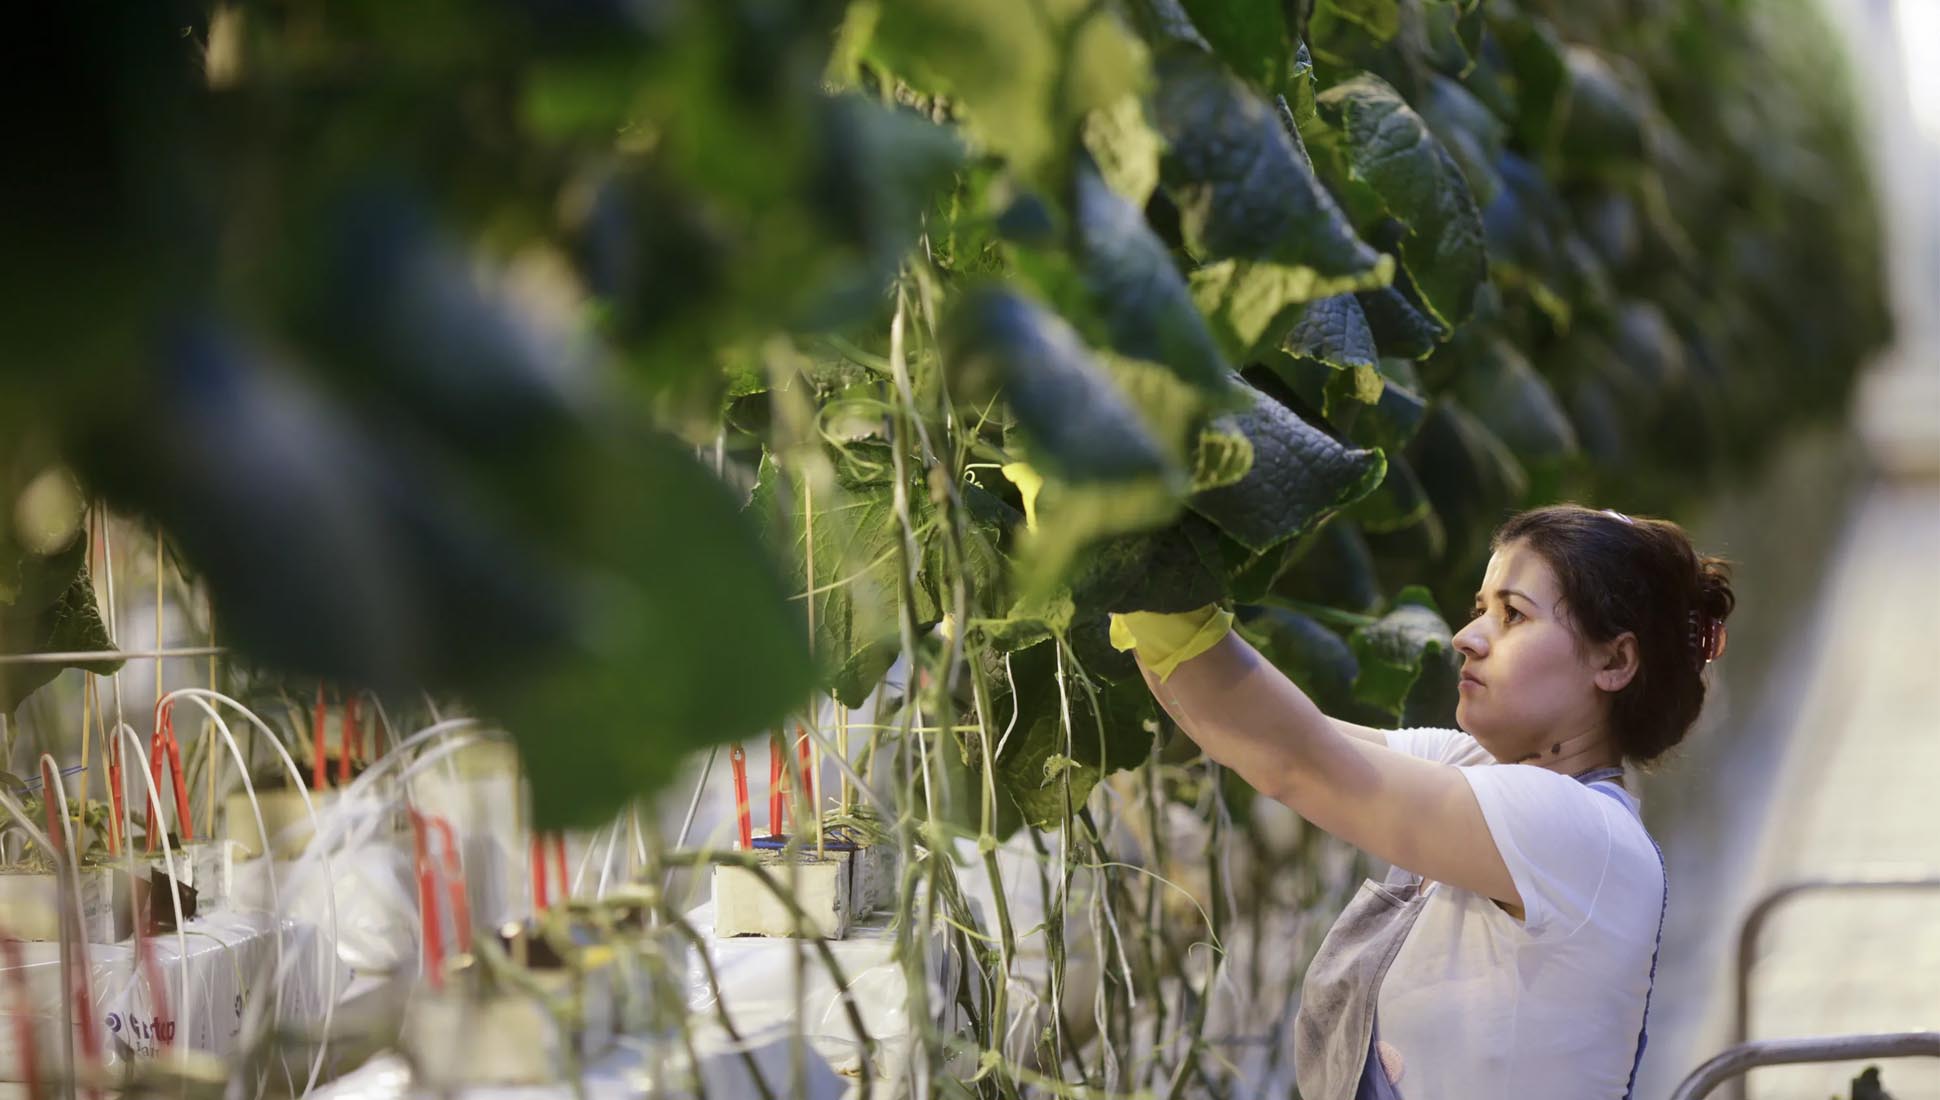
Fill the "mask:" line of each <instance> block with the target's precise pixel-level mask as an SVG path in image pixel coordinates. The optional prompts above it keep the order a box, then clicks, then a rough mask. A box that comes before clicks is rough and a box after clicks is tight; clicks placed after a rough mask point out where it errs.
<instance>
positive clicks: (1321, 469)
mask: <svg viewBox="0 0 1940 1100" xmlns="http://www.w3.org/2000/svg"><path fill="white" fill-rule="evenodd" d="M1251 398H1252V402H1253V404H1252V407H1251V408H1250V409H1247V410H1245V411H1243V412H1237V413H1229V414H1227V415H1225V416H1224V417H1222V418H1221V420H1220V421H1219V423H1221V424H1223V425H1224V426H1225V427H1227V428H1229V429H1230V430H1232V431H1235V432H1238V433H1239V434H1241V435H1244V436H1245V437H1246V438H1247V439H1249V440H1251V441H1252V444H1253V465H1252V468H1251V469H1249V470H1248V471H1247V473H1246V476H1245V477H1243V478H1241V479H1240V480H1239V481H1238V482H1236V483H1234V484H1232V485H1228V486H1225V487H1223V488H1218V489H1211V490H1208V491H1206V492H1202V493H1197V494H1194V495H1193V497H1192V499H1191V501H1190V504H1191V507H1192V509H1193V511H1195V512H1198V513H1199V514H1200V515H1202V516H1205V517H1206V518H1207V519H1209V520H1212V521H1213V522H1214V523H1215V524H1218V525H1219V527H1220V529H1222V530H1223V531H1225V532H1226V533H1227V534H1228V535H1231V536H1232V537H1233V538H1234V539H1236V540H1238V541H1239V543H1240V544H1241V545H1243V546H1245V547H1247V548H1248V549H1250V550H1252V551H1254V552H1256V553H1257V552H1262V551H1265V550H1269V549H1271V548H1272V547H1274V546H1277V545H1279V544H1280V543H1281V542H1284V541H1285V540H1287V539H1289V538H1292V537H1293V536H1295V535H1298V534H1300V533H1301V532H1303V531H1306V530H1308V529H1310V528H1312V527H1313V526H1314V525H1315V524H1317V523H1319V522H1321V521H1322V520H1324V519H1326V518H1327V517H1328V516H1329V515H1331V514H1333V513H1334V512H1335V511H1337V510H1339V509H1340V508H1343V507H1346V506H1347V505H1349V504H1352V503H1353V502H1354V501H1356V500H1358V499H1360V498H1361V497H1362V496H1365V495H1366V494H1367V493H1368V492H1369V491H1370V490H1372V489H1373V488H1374V486H1376V485H1378V484H1380V482H1381V476H1382V474H1383V472H1384V471H1385V470H1386V469H1387V463H1386V460H1385V459H1384V458H1383V457H1382V455H1381V452H1379V451H1363V450H1357V449H1354V448H1351V447H1347V446H1344V445H1342V444H1341V443H1340V442H1339V441H1337V440H1335V439H1333V438H1332V437H1330V436H1329V435H1328V434H1327V433H1326V432H1324V431H1321V430H1320V429H1319V428H1316V427H1314V426H1313V425H1311V424H1308V423H1307V422H1306V421H1304V420H1302V419H1300V417H1299V416H1297V415H1296V414H1295V413H1294V412H1293V410H1291V409H1289V408H1287V407H1286V406H1285V405H1282V404H1280V403H1279V402H1278V401H1275V400H1274V399H1273V398H1271V397H1268V396H1267V395H1266V394H1264V393H1260V392H1259V391H1258V390H1252V391H1251Z"/></svg>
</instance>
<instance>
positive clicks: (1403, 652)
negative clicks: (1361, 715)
mask: <svg viewBox="0 0 1940 1100" xmlns="http://www.w3.org/2000/svg"><path fill="white" fill-rule="evenodd" d="M1349 644H1350V645H1351V646H1352V647H1353V650H1354V658H1355V660H1356V661H1357V662H1358V664H1359V666H1360V675H1359V676H1358V677H1357V678H1356V679H1355V681H1354V694H1355V696H1356V697H1357V698H1359V699H1360V700H1361V701H1362V702H1364V703H1367V704H1369V705H1371V706H1375V707H1379V708H1381V709H1382V710H1384V711H1387V712H1388V713H1391V714H1396V715H1399V714H1400V713H1401V710H1402V706H1403V704H1404V703H1405V702H1406V701H1407V699H1408V694H1409V691H1410V690H1411V689H1412V688H1413V687H1414V686H1415V681H1416V679H1417V678H1418V677H1420V676H1421V674H1422V667H1423V665H1424V664H1425V663H1427V662H1429V661H1433V660H1437V659H1440V660H1443V661H1446V656H1445V655H1446V654H1448V653H1450V652H1452V651H1453V649H1454V644H1453V640H1452V635H1451V633H1450V631H1449V629H1448V624H1447V623H1445V622H1443V621H1442V617H1441V612H1440V611H1438V610H1436V608H1435V600H1434V597H1432V596H1430V595H1429V594H1428V590H1427V589H1426V588H1422V587H1419V586H1409V587H1407V588H1404V589H1402V590H1401V591H1400V593H1399V594H1397V595H1396V596H1395V598H1394V606H1393V607H1392V608H1391V609H1390V610H1389V611H1388V613H1387V614H1386V615H1383V616H1381V617H1380V618H1379V619H1376V620H1375V621H1374V622H1372V623H1369V624H1368V625H1366V626H1363V627H1360V628H1358V629H1356V630H1355V631H1354V633H1353V635H1352V637H1351V638H1350V639H1349Z"/></svg>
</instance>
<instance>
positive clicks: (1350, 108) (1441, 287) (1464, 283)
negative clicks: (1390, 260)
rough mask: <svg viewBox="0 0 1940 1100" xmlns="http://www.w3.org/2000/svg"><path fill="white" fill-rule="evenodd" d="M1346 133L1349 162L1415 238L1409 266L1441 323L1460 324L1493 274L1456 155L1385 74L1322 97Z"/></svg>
mask: <svg viewBox="0 0 1940 1100" xmlns="http://www.w3.org/2000/svg"><path fill="white" fill-rule="evenodd" d="M1319 102H1320V107H1321V111H1322V113H1323V115H1326V116H1328V117H1330V118H1333V119H1337V120H1338V123H1339V125H1340V126H1341V127H1342V128H1343V129H1344V130H1345V134H1346V136H1345V142H1346V147H1347V154H1348V160H1349V164H1350V165H1351V168H1352V170H1353V173H1354V175H1355V177H1356V178H1358V179H1361V180H1363V181H1365V182H1366V183H1367V184H1368V186H1370V187H1372V188H1373V189H1374V191H1375V192H1376V193H1378V194H1379V195H1380V196H1381V199H1382V201H1383V202H1384V203H1386V205H1387V208H1388V212H1389V213H1390V214H1392V215H1393V216H1394V217H1395V218H1396V219H1397V220H1399V221H1400V222H1401V223H1402V224H1403V225H1405V226H1407V228H1408V234H1407V236H1406V237H1404V238H1403V239H1402V241H1401V262H1402V264H1403V266H1405V267H1406V268H1407V269H1408V273H1409V275H1410V276H1412V277H1413V279H1414V283H1415V286H1416V287H1417V288H1418V289H1419V290H1420V291H1421V297H1422V301H1423V303H1424V304H1425V305H1426V306H1427V307H1428V309H1429V310H1430V311H1431V312H1432V313H1433V314H1434V316H1435V317H1436V319H1438V320H1440V321H1441V322H1442V323H1444V324H1447V325H1455V324H1459V323H1460V322H1461V321H1462V320H1463V319H1464V318H1466V317H1467V316H1468V314H1469V310H1470V308H1471V307H1472V306H1473V304H1474V300H1475V292H1476V290H1477V289H1478V288H1479V287H1480V286H1481V285H1482V282H1483V280H1484V279H1486V278H1487V277H1488V255H1487V253H1486V252H1485V251H1484V249H1483V244H1482V214H1481V211H1480V210H1479V209H1478V208H1477V207H1476V204H1475V196H1474V195H1473V194H1472V193H1471V192H1470V190H1469V187H1468V182H1467V181H1466V180H1465V179H1463V177H1462V171H1461V169H1460V168H1459V167H1457V165H1456V163H1455V160H1454V158H1453V157H1451V156H1449V154H1448V150H1447V149H1444V148H1443V147H1442V144H1441V143H1440V142H1439V141H1437V140H1435V136H1434V135H1433V134H1432V133H1430V132H1429V130H1428V126H1427V124H1426V123H1425V122H1423V121H1422V118H1421V116H1420V115H1418V114H1416V113H1415V112H1414V109H1413V108H1411V107H1409V106H1408V104H1407V102H1406V101H1405V100H1403V99H1402V98H1401V96H1400V94H1399V93H1397V92H1396V91H1395V90H1394V89H1393V88H1391V87H1389V86H1388V85H1387V83H1386V82H1384V81H1383V80H1381V78H1380V77H1377V76H1374V75H1372V74H1369V73H1363V74H1361V75H1360V76H1357V77H1355V78H1353V79H1352V80H1348V81H1345V82H1343V83H1340V84H1336V85H1334V86H1333V87H1331V88H1328V89H1327V90H1326V91H1324V92H1322V93H1321V94H1320V100H1319Z"/></svg>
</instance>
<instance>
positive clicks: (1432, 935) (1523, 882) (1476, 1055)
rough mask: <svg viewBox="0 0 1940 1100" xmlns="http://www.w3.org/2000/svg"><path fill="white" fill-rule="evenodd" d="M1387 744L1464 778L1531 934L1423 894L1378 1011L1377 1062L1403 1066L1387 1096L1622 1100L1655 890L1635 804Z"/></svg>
mask: <svg viewBox="0 0 1940 1100" xmlns="http://www.w3.org/2000/svg"><path fill="white" fill-rule="evenodd" d="M1387 737H1388V746H1389V747H1390V748H1393V749H1395V750H1397V751H1400V752H1405V753H1408V754H1409V755H1411V756H1419V757H1422V758H1423V759H1427V760H1435V761H1439V762H1441V763H1444V764H1455V765H1459V766H1460V767H1461V772H1462V775H1463V777H1464V778H1466V779H1467V780H1468V782H1469V785H1470V786H1471V787H1473V788H1474V790H1475V797H1476V799H1477V800H1478V801H1479V802H1480V803H1481V805H1482V816H1483V817H1484V818H1485V819H1486V820H1487V821H1488V825H1489V833H1490V834H1491V835H1492V836H1493V837H1494V838H1495V842H1496V846H1497V847H1498V848H1499V849H1501V851H1502V859H1503V862H1505V863H1507V864H1508V865H1509V875H1510V877H1511V878H1512V879H1514V880H1515V884H1516V892H1517V893H1518V894H1520V895H1521V896H1522V903H1523V909H1524V913H1525V915H1526V918H1527V919H1526V921H1519V920H1517V919H1516V918H1514V917H1512V916H1510V915H1509V914H1508V913H1506V912H1504V911H1503V910H1502V909H1500V908H1499V907H1497V906H1496V904H1495V903H1494V902H1493V901H1491V900H1490V899H1488V898H1486V897H1483V896H1482V895H1480V894H1476V893H1473V892H1470V891H1468V890H1462V889H1458V888H1456V887H1453V886H1449V885H1447V884H1446V883H1438V884H1431V885H1429V886H1428V888H1427V894H1426V898H1427V900H1426V903H1425V904H1424V906H1423V909H1422V912H1421V915H1420V917H1419V919H1418V920H1417V921H1416V923H1415V925H1414V927H1413V928H1412V929H1411V930H1410V931H1409V933H1408V938H1407V939H1406V940H1405V941H1404V942H1403V943H1402V946H1401V950H1400V953H1399V954H1397V955H1396V956H1395V960H1394V963H1393V965H1392V966H1391V967H1390V968H1389V970H1388V973H1387V978H1386V980H1385V981H1383V982H1382V984H1381V993H1380V999H1379V1002H1378V1006H1377V1007H1378V1015H1377V1017H1376V1018H1377V1021H1378V1026H1379V1028H1380V1037H1381V1040H1382V1041H1383V1042H1384V1043H1386V1044H1388V1045H1389V1046H1390V1047H1392V1048H1393V1049H1392V1050H1391V1051H1388V1052H1384V1053H1388V1054H1398V1055H1399V1057H1400V1061H1401V1077H1400V1079H1399V1080H1398V1081H1397V1082H1396V1086H1397V1087H1398V1088H1399V1089H1400V1091H1401V1093H1402V1095H1403V1096H1405V1097H1407V1100H1485V1098H1486V1100H1501V1098H1503V1097H1525V1096H1526V1097H1569V1098H1571V1100H1606V1098H1607V1100H1621V1097H1622V1096H1623V1095H1624V1090H1625V1088H1626V1087H1627V1085H1628V1084H1629V1081H1630V1072H1631V1066H1632V1064H1633V1062H1634V1061H1635V1059H1636V1054H1637V1032H1638V1029H1639V1028H1640V1027H1641V1026H1642V1024H1643V1019H1644V1007H1645V995H1646V993H1647V991H1648V989H1649V986H1650V971H1651V958H1652V954H1653V952H1654V950H1655V948H1656V945H1657V933H1658V922H1659V919H1660V917H1661V914H1662V912H1663V902H1664V888H1665V884H1664V873H1663V868H1662V864H1661V863H1660V861H1659V859H1658V855H1657V851H1656V849H1655V847H1653V846H1652V844H1651V841H1650V836H1649V834H1648V833H1646V832H1645V831H1644V826H1643V821H1642V819H1641V818H1640V817H1639V816H1638V812H1637V800H1636V799H1635V798H1633V797H1631V795H1630V794H1629V793H1628V792H1626V791H1624V790H1623V788H1621V787H1618V786H1617V785H1616V784H1614V783H1610V782H1607V781H1605V782H1599V783H1594V784H1585V783H1582V782H1579V781H1577V780H1575V779H1572V778H1570V777H1569V776H1566V775H1561V774H1559V773H1557V772H1553V771H1549V770H1547V769H1544V768H1538V767H1534V766H1530V765H1518V764H1498V763H1496V762H1495V759H1494V758H1493V757H1491V756H1490V755H1489V754H1488V751H1487V750H1486V749H1484V748H1482V746H1481V745H1480V744H1478V743H1477V742H1476V740H1475V739H1474V738H1472V737H1470V736H1469V735H1468V734H1466V733H1462V732H1461V731H1459V730H1445V729H1405V730H1390V731H1388V735H1387ZM1606 792H1608V793H1606ZM1612 795H1615V796H1616V797H1612ZM1400 873H1401V874H1406V872H1405V871H1402V872H1400ZM1413 878H1414V876H1413V875H1407V876H1406V881H1413Z"/></svg>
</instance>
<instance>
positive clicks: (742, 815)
mask: <svg viewBox="0 0 1940 1100" xmlns="http://www.w3.org/2000/svg"><path fill="white" fill-rule="evenodd" d="M728 762H729V763H730V764H732V765H734V817H735V821H736V822H737V823H738V824H739V825H740V827H741V850H742V851H744V852H745V851H748V850H750V849H752V848H753V847H754V810H753V808H752V807H750V806H749V805H748V753H747V750H745V749H743V748H742V747H741V746H740V745H739V744H737V745H735V746H734V748H733V749H731V750H729V752H728Z"/></svg>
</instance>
